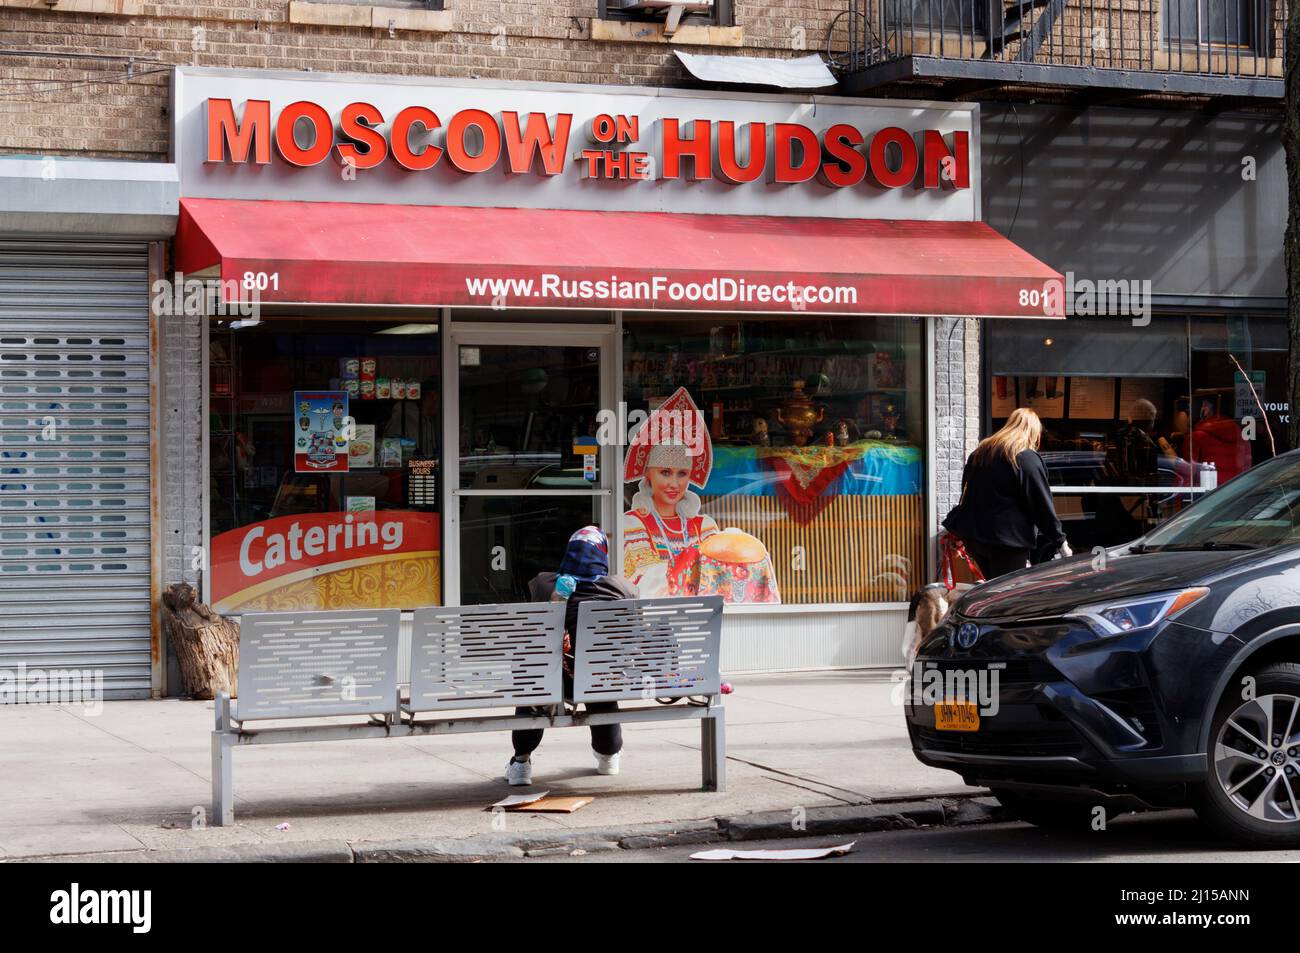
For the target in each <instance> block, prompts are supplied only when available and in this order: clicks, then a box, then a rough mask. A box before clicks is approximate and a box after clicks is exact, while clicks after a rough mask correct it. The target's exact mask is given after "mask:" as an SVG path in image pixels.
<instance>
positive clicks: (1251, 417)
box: [1189, 315, 1291, 483]
mask: <svg viewBox="0 0 1300 953" xmlns="http://www.w3.org/2000/svg"><path fill="white" fill-rule="evenodd" d="M1191 333H1192V348H1191V352H1192V400H1191V402H1190V405H1189V413H1190V421H1191V428H1190V430H1191V432H1190V439H1189V453H1190V454H1191V456H1192V458H1193V459H1195V460H1198V461H1201V462H1203V463H1213V464H1214V465H1215V468H1216V470H1217V471H1218V481H1219V482H1220V483H1222V482H1224V481H1225V480H1228V479H1231V478H1232V477H1234V476H1236V475H1237V474H1238V473H1240V472H1242V471H1243V470H1246V469H1249V468H1250V467H1252V466H1254V465H1255V464H1257V463H1262V462H1264V461H1265V460H1267V459H1269V458H1270V457H1272V456H1274V454H1275V452H1276V453H1282V452H1283V451H1286V450H1290V449H1291V445H1290V443H1289V441H1288V439H1287V428H1288V422H1289V418H1290V401H1289V398H1288V397H1287V383H1286V377H1287V339H1286V322H1285V321H1284V320H1283V319H1282V318H1280V317H1261V316H1251V315H1228V316H1226V317H1225V316H1220V315H1216V316H1214V317H1196V318H1193V319H1192V322H1191Z"/></svg>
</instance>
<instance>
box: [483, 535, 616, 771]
mask: <svg viewBox="0 0 1300 953" xmlns="http://www.w3.org/2000/svg"><path fill="white" fill-rule="evenodd" d="M637 595H638V593H637V589H636V586H634V585H632V584H631V583H629V582H627V581H626V580H625V579H623V578H621V577H619V576H611V575H610V574H609V540H608V539H607V538H606V537H605V534H604V533H603V532H601V531H600V529H599V527H596V526H584V527H583V528H582V529H580V530H578V531H577V532H576V533H574V534H573V535H572V536H570V537H569V543H568V546H567V547H566V548H565V551H564V559H563V560H561V562H560V571H559V572H558V573H554V572H543V573H538V574H537V575H536V576H534V577H533V578H532V579H531V580H530V581H529V583H528V597H529V599H530V600H531V601H533V602H547V601H558V602H567V605H566V606H565V610H564V642H565V644H564V694H565V695H566V696H571V695H572V693H573V648H572V642H573V633H575V632H576V631H577V628H578V606H579V605H581V604H582V603H583V602H586V601H587V600H588V599H596V600H600V601H605V602H608V601H614V600H618V599H635V598H637ZM586 704H587V711H589V712H592V713H599V712H611V711H618V702H588V703H586ZM515 714H517V715H539V714H544V712H543V711H540V710H537V709H533V708H517V709H515ZM511 740H512V741H513V742H514V747H515V754H514V757H513V758H511V759H510V763H509V764H507V765H506V782H507V783H508V784H511V785H525V784H532V783H533V762H532V754H533V752H534V751H535V750H537V746H538V745H540V744H541V743H542V729H541V728H529V729H525V730H521V731H515V732H512V734H511ZM591 748H592V753H593V754H594V755H595V756H596V772H597V773H598V774H618V761H619V752H620V751H622V749H623V731H622V728H621V727H620V726H619V725H617V724H613V725H592V726H591Z"/></svg>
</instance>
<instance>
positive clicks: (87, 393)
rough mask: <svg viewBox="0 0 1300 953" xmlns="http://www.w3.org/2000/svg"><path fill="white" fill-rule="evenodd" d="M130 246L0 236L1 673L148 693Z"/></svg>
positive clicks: (145, 320)
mask: <svg viewBox="0 0 1300 953" xmlns="http://www.w3.org/2000/svg"><path fill="white" fill-rule="evenodd" d="M148 274H149V270H148V251H147V246H146V245H145V244H144V243H121V242H115V243H100V242H76V243H73V242H43V241H24V242H19V241H0V670H9V671H11V672H16V671H18V666H19V665H20V664H25V665H26V667H27V670H28V674H29V677H30V671H31V670H32V669H33V668H39V669H44V670H64V671H67V670H79V671H81V672H92V673H99V672H102V674H103V687H104V696H105V697H106V698H140V697H147V696H148V695H149V691H150V640H149V633H150V624H149V623H150V611H151V599H150V592H149V587H150V583H149V579H150V576H149V568H150V556H149V528H150V527H149V514H150V507H149V281H148Z"/></svg>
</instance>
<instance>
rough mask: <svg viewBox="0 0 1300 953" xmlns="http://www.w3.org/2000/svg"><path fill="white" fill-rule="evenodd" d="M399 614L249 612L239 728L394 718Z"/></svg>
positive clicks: (243, 632)
mask: <svg viewBox="0 0 1300 953" xmlns="http://www.w3.org/2000/svg"><path fill="white" fill-rule="evenodd" d="M400 623H401V611H400V610H398V609H349V610H344V611H319V612H246V613H244V614H243V615H242V616H241V617H240V621H239V696H238V697H239V701H238V717H239V720H240V721H244V720H247V719H252V718H299V717H308V716H316V715H369V714H388V713H392V712H395V711H396V710H397V633H398V626H399V625H400Z"/></svg>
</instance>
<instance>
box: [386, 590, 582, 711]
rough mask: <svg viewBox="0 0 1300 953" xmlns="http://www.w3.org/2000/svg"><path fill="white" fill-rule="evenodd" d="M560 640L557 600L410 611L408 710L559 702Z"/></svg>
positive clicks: (560, 607) (561, 615) (560, 614)
mask: <svg viewBox="0 0 1300 953" xmlns="http://www.w3.org/2000/svg"><path fill="white" fill-rule="evenodd" d="M563 643H564V603H562V602H521V603H516V604H513V605H485V606H453V607H439V606H428V607H425V608H421V609H416V610H415V618H414V625H413V627H412V629H411V704H410V708H411V711H413V712H418V711H437V710H440V709H448V708H498V707H504V706H531V705H537V706H540V705H554V704H559V702H560V701H561V699H562V697H563V691H564V687H563V682H562V677H563V675H562V669H561V665H560V659H561V653H562V651H563Z"/></svg>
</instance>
